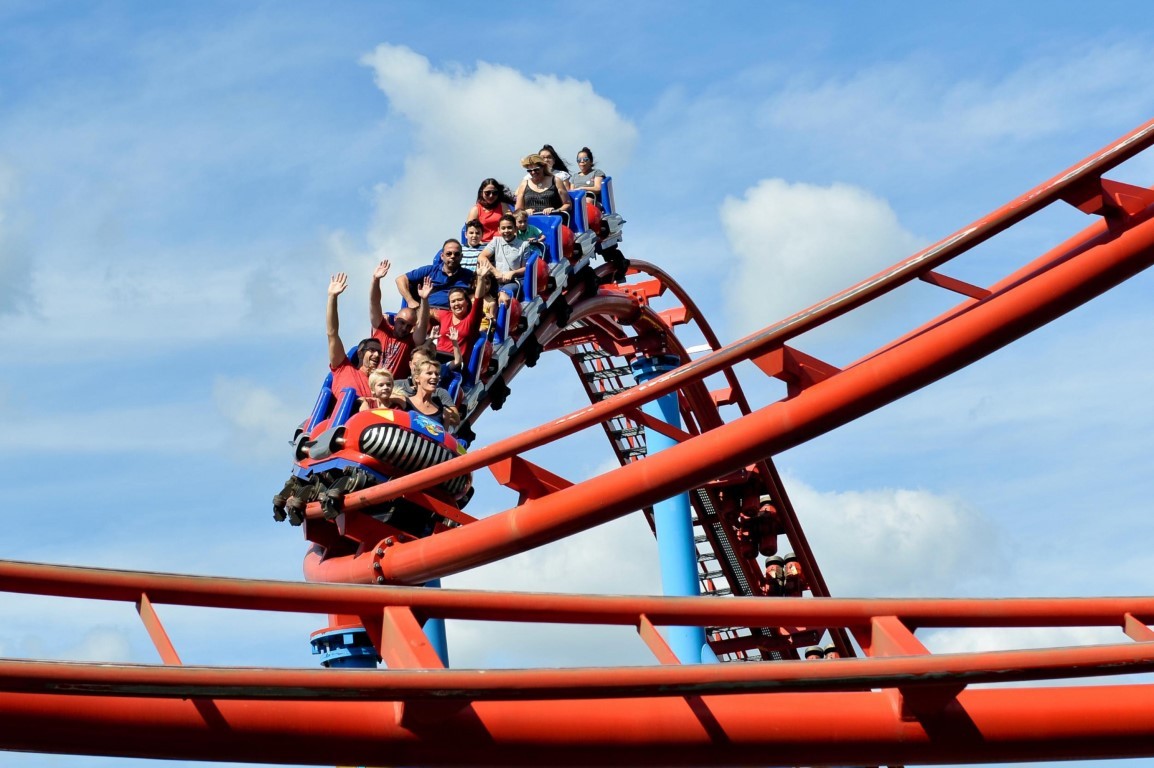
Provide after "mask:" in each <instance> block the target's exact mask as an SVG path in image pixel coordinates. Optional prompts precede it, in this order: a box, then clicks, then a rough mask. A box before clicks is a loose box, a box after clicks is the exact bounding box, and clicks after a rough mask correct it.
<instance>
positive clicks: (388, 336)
mask: <svg viewBox="0 0 1154 768" xmlns="http://www.w3.org/2000/svg"><path fill="white" fill-rule="evenodd" d="M390 266H391V265H390V264H389V260H388V259H383V260H382V261H381V263H380V264H378V265H377V268H376V269H374V270H373V283H372V285H371V286H369V324H370V325H371V326H372V328H373V338H374V339H376V340H377V342H378V343H379V344H380V345H381V362H380V364H379V367H381V368H386V369H388V370H389V371H390V372H392V374H393V378H395V379H403V378H406V377H407V376H408V375H409V353H410V352H412V350H413V326H415V325H416V324H417V312H416V310H414V309H413V308H411V307H405V308H404V309H402V310H401V311H400V312H397V314H396V315H394V316H393V320H392V321H391V322H390V321H389V318H387V317H386V316H385V313H384V312H383V311H382V310H381V280H382V279H384V278H385V277H386V276H387V275H388V274H389V267H390Z"/></svg>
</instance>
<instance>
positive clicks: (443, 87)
mask: <svg viewBox="0 0 1154 768" xmlns="http://www.w3.org/2000/svg"><path fill="white" fill-rule="evenodd" d="M362 61H363V63H364V64H366V65H367V66H370V67H372V69H373V72H374V76H375V78H376V83H377V86H378V87H379V88H380V89H381V90H382V91H383V92H384V94H385V95H386V96H387V97H388V99H389V104H390V107H391V108H392V110H393V111H394V113H398V114H400V115H401V116H403V117H404V118H405V120H406V121H408V123H409V124H410V126H411V127H412V131H413V148H412V150H411V151H410V153H409V154H408V155H407V156H406V158H405V168H404V173H403V174H402V175H401V177H400V178H399V179H398V180H397V181H396V182H394V183H392V184H384V183H382V184H380V185H378V186H377V188H376V190H375V192H376V214H375V217H374V221H373V225H372V228H371V231H370V233H369V242H370V245H371V246H372V248H373V250H374V252H375V253H376V258H388V259H391V260H392V261H393V263H394V264H395V265H396V266H397V267H398V268H402V269H410V268H412V267H415V266H419V265H420V264H423V263H427V262H428V260H429V259H431V258H432V256H433V254H434V253H435V252H436V250H437V248H438V247H440V244H441V242H442V241H443V240H444V239H446V238H448V237H459V236H460V228H461V225H462V224H463V223H464V217H465V214H466V213H467V212H468V210H469V207H470V206H471V205H472V204H473V202H474V200H475V199H476V191H477V185H478V184H479V183H480V181H481V180H482V179H483V178H485V177H488V176H493V177H495V178H497V179H499V180H500V181H501V182H503V183H504V184H506V185H507V186H509V187H510V189H512V190H515V189H516V185H517V183H518V182H519V180H520V177H521V176H522V175H523V172H522V170H521V167H520V164H519V163H520V159H521V157H523V156H524V155H526V154H528V153H529V152H532V151H535V150H536V149H537V148H539V147H540V146H541V145H542V144H544V143H549V144H552V145H553V146H555V147H557V150H558V152H560V153H561V154H562V156H563V157H564V158H572V157H574V156H575V155H576V153H577V150H578V149H579V148H580V147H582V146H589V147H591V148H592V149H593V150H594V152H596V154H597V157H598V161H599V162H602V163H606V164H607V167H618V166H619V165H620V164H621V163H623V162H624V161H625V160H626V159H627V158H628V156H629V154H630V152H631V151H632V147H633V144H634V142H635V140H636V134H637V131H636V129H635V128H634V126H633V125H632V123H630V122H629V121H628V120H626V119H625V118H623V117H622V116H621V115H619V114H618V112H617V109H616V107H615V106H614V105H613V103H612V102H610V101H609V100H607V99H606V98H604V97H603V96H600V95H598V94H597V93H596V92H595V91H594V90H593V86H592V85H591V84H590V83H589V82H587V81H580V80H575V79H572V78H561V77H556V76H554V75H532V76H527V75H524V74H522V73H521V72H519V71H517V70H514V69H511V68H509V67H504V66H499V65H495V64H490V63H487V62H483V61H482V62H478V63H477V65H476V67H475V68H474V69H473V70H471V71H469V70H466V69H464V68H460V67H446V68H444V69H435V68H434V67H433V66H432V65H431V64H430V62H429V60H428V59H427V58H425V57H424V56H421V55H420V54H417V53H415V52H413V51H412V50H410V49H408V48H406V47H404V46H398V45H387V44H386V45H380V46H378V47H377V48H376V49H375V50H374V51H373V52H372V53H371V54H368V55H366V56H365V57H364V58H363V59H362Z"/></svg>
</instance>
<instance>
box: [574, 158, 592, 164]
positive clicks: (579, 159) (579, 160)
mask: <svg viewBox="0 0 1154 768" xmlns="http://www.w3.org/2000/svg"><path fill="white" fill-rule="evenodd" d="M577 162H579V163H591V162H593V161H592V160H590V159H589V158H587V157H579V158H577Z"/></svg>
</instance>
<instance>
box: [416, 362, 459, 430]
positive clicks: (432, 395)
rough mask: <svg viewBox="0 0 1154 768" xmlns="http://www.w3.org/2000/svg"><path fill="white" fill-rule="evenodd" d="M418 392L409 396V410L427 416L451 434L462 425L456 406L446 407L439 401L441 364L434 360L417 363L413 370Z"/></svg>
mask: <svg viewBox="0 0 1154 768" xmlns="http://www.w3.org/2000/svg"><path fill="white" fill-rule="evenodd" d="M413 383H414V384H415V385H416V391H415V392H413V394H411V395H409V396H408V397H407V398H406V399H407V400H408V406H409V407H408V410H410V411H416V412H417V413H419V414H421V415H423V416H427V417H428V418H430V419H432V420H433V421H436V422H439V423H440V424H441V425H442V426H444V427H445V428H446V429H447V430H449V431H450V432H451V431H453V430H454V429H456V428H457V425H458V424H460V423H461V414H460V412H459V411H458V410H457V408H456V407H455V406H452V405H445V404H444V403H442V402H441V401H440V400H439V399H437V397H436V394H437V385H438V384H440V383H441V364H440V363H437V362H434V361H432V360H424V361H422V362H420V363H416V368H415V369H414V370H413Z"/></svg>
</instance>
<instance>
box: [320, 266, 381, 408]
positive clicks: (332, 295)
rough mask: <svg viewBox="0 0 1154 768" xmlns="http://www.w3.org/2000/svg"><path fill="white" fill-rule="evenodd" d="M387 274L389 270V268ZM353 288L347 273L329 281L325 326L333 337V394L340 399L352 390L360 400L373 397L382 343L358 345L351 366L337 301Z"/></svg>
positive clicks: (331, 350)
mask: <svg viewBox="0 0 1154 768" xmlns="http://www.w3.org/2000/svg"><path fill="white" fill-rule="evenodd" d="M385 269H386V270H387V269H388V267H387V266H386V267H385ZM348 285H349V278H348V275H346V274H345V273H344V272H338V273H337V274H335V275H333V276H332V277H331V278H330V279H329V297H328V305H327V307H326V310H325V326H326V329H327V331H328V337H329V370H330V371H332V374H333V387H332V388H333V392H334V393H335V394H336V395H337V396H338V397H340V393H341V392H342V391H343V390H344V389H346V388H349V387H351V388H352V389H355V390H356V392H357V397H369V396H370V395H371V394H372V391H371V389H370V388H369V374H370V373H372V372H373V371H374V370H376V368H377V366H378V365H380V362H381V343H380V342H379V341H377V340H376V339H374V338H368V339H364V340H363V341H362V342H361V343H360V344H358V345H357V352H356V355H355V356H354V361H353V362H349V357H348V354H347V353H346V351H345V345H344V343H343V342H342V341H341V336H340V318H339V317H338V314H337V297H338V296H340V295H341V294H342V293H344V291H345V288H347V287H348Z"/></svg>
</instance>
